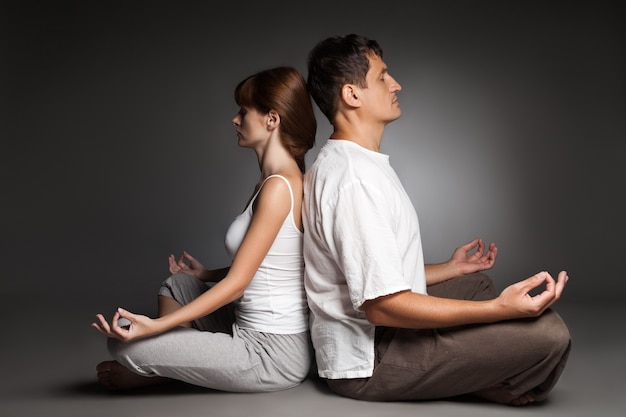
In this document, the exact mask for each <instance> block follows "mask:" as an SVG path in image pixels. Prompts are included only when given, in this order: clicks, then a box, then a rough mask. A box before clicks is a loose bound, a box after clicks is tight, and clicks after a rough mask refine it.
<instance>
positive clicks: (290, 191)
mask: <svg viewBox="0 0 626 417" xmlns="http://www.w3.org/2000/svg"><path fill="white" fill-rule="evenodd" d="M274 177H276V178H281V179H282V180H283V181H285V183H286V184H287V188H289V197H290V198H291V209H290V210H289V212H290V213H292V214H293V205H294V197H293V190H292V189H291V184H290V183H289V180H288V179H287V178H285V177H283V176H282V175H280V174H272V175H269V176H268V177H267V178H265V179H264V180H263V183H262V184H261V186H260V187H259V191H257V192H256V195H255V196H254V200H256V197H257V196H258V195H259V193H260V192H261V189H262V188H263V186H264V185H265V182H266V181H267V180H269V179H270V178H274Z"/></svg>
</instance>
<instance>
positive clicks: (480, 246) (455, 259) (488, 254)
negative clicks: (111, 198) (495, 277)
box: [449, 238, 498, 275]
mask: <svg viewBox="0 0 626 417" xmlns="http://www.w3.org/2000/svg"><path fill="white" fill-rule="evenodd" d="M474 249H476V251H475V252H474V253H472V254H471V255H470V252H471V251H472V250H474ZM497 255H498V248H496V245H495V243H490V244H489V247H488V248H487V250H485V244H484V243H483V240H482V239H480V238H476V239H474V240H472V241H471V242H468V243H466V244H464V245H462V246H459V247H458V248H456V249H455V251H454V253H453V254H452V257H451V258H450V261H449V262H450V263H451V264H452V265H453V266H454V268H455V269H456V271H457V272H458V273H459V275H465V274H472V273H474V272H480V271H484V270H486V269H491V268H492V267H493V265H494V264H495V263H496V256H497Z"/></svg>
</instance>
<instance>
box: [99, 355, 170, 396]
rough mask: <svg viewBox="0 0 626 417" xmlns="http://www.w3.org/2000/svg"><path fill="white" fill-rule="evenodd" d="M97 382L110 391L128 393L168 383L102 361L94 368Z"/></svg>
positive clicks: (164, 379)
mask: <svg viewBox="0 0 626 417" xmlns="http://www.w3.org/2000/svg"><path fill="white" fill-rule="evenodd" d="M96 371H98V381H99V382H100V384H101V385H102V386H103V387H105V388H106V389H108V390H111V391H128V390H131V389H134V388H142V387H147V386H151V385H159V384H163V383H165V382H167V381H170V380H169V379H168V378H163V377H160V376H154V377H147V376H141V375H139V374H136V373H134V372H132V371H131V370H129V369H128V368H126V367H125V366H124V365H122V364H120V363H119V362H117V361H104V362H100V363H99V364H98V365H97V366H96Z"/></svg>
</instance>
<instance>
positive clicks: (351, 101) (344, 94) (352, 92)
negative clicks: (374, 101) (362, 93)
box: [341, 84, 361, 107]
mask: <svg viewBox="0 0 626 417" xmlns="http://www.w3.org/2000/svg"><path fill="white" fill-rule="evenodd" d="M341 100H342V101H343V102H344V103H346V104H347V105H348V106H350V107H359V106H360V105H361V102H360V100H359V94H358V88H357V87H356V86H355V85H353V84H345V85H344V86H343V87H341Z"/></svg>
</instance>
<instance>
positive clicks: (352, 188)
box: [303, 139, 426, 379]
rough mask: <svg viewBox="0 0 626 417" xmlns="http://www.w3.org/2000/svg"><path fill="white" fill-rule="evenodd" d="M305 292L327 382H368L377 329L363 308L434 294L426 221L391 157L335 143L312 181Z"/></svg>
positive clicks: (306, 209)
mask: <svg viewBox="0 0 626 417" xmlns="http://www.w3.org/2000/svg"><path fill="white" fill-rule="evenodd" d="M303 221H304V229H305V231H304V263H305V274H304V279H305V288H306V293H307V299H308V303H309V308H310V309H311V318H310V320H311V337H312V341H313V346H314V347H315V352H316V360H317V366H318V372H319V375H320V376H321V377H324V378H330V379H338V378H365V377H369V376H371V375H372V372H373V369H374V333H375V326H374V325H372V324H371V323H370V322H368V321H367V319H366V318H365V314H364V313H363V312H362V311H360V307H361V305H362V304H363V302H365V301H366V300H371V299H375V298H378V297H381V296H384V295H389V294H393V293H396V292H399V291H406V290H410V291H413V292H417V293H421V294H426V277H425V272H424V258H423V254H422V243H421V238H420V230H419V222H418V219H417V214H416V212H415V209H414V207H413V204H412V202H411V200H410V198H409V196H408V195H407V194H406V191H405V190H404V187H403V186H402V184H401V182H400V179H399V178H398V176H397V175H396V173H395V171H394V170H393V168H391V165H390V164H389V156H388V155H385V154H381V153H378V152H374V151H370V150H368V149H365V148H363V147H361V146H360V145H358V144H356V143H354V142H351V141H347V140H334V139H333V140H328V142H327V143H326V144H325V145H324V146H323V147H322V149H321V150H320V152H319V154H318V156H317V158H316V160H315V162H314V163H313V165H312V166H311V167H310V168H309V170H308V171H307V173H306V175H305V179H304V204H303Z"/></svg>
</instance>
